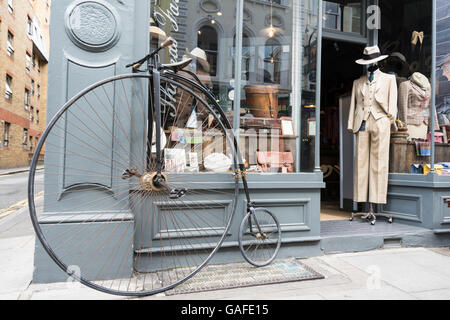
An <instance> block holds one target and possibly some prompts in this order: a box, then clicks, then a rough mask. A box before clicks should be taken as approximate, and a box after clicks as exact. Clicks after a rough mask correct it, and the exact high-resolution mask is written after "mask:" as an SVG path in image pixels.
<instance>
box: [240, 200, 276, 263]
mask: <svg viewBox="0 0 450 320" xmlns="http://www.w3.org/2000/svg"><path fill="white" fill-rule="evenodd" d="M255 211H265V212H266V213H268V214H269V215H270V216H271V217H272V218H273V220H274V221H275V224H276V226H277V231H278V239H277V246H276V248H275V252H274V254H273V255H272V257H271V258H270V259H268V260H266V261H265V262H264V263H256V262H255V261H253V260H251V259H250V258H249V257H247V255H246V254H245V249H244V241H243V239H242V237H243V234H244V232H245V229H246V222H247V221H248V219H249V218H250V215H251V214H252V213H250V212H248V213H247V214H246V215H245V217H244V219H242V222H241V226H240V227H239V249H240V250H241V254H242V256H243V257H244V259H245V260H246V261H247V262H248V263H250V264H251V265H253V266H255V267H265V266H268V265H269V264H271V263H272V262H273V260H275V258H276V257H277V256H278V253H279V251H280V248H281V239H282V238H281V226H280V222H279V221H278V218H277V217H276V216H275V215H274V214H273V213H272V212H271V211H270V210H268V209H266V208H255Z"/></svg>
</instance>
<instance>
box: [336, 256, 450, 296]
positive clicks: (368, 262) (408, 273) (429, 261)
mask: <svg viewBox="0 0 450 320" xmlns="http://www.w3.org/2000/svg"><path fill="white" fill-rule="evenodd" d="M388 251H389V250H380V251H378V252H377V253H372V254H367V255H354V256H350V255H347V256H345V257H344V256H342V257H340V259H342V260H344V261H346V262H348V263H349V264H352V265H353V266H355V267H357V268H359V269H361V270H364V271H366V272H367V273H370V274H371V275H372V276H373V277H379V279H380V280H382V281H384V282H387V283H389V284H390V285H392V286H394V287H396V288H398V289H401V290H402V291H404V292H407V293H412V292H421V291H428V290H439V289H450V275H449V274H448V272H447V270H448V269H449V266H450V257H448V256H442V255H439V254H437V253H435V252H433V251H431V250H427V249H424V248H420V249H416V250H409V249H404V251H398V252H388ZM444 270H445V271H444Z"/></svg>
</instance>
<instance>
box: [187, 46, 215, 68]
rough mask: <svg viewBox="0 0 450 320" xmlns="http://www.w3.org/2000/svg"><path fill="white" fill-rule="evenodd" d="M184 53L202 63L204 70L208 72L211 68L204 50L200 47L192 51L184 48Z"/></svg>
mask: <svg viewBox="0 0 450 320" xmlns="http://www.w3.org/2000/svg"><path fill="white" fill-rule="evenodd" d="M186 53H187V55H188V56H189V57H191V58H193V59H197V61H198V62H199V63H200V64H201V65H202V67H203V69H204V70H205V71H206V72H209V71H210V70H211V66H210V65H209V62H208V58H207V56H206V52H205V51H204V50H202V49H200V48H198V47H197V48H195V49H194V50H192V51H189V49H186Z"/></svg>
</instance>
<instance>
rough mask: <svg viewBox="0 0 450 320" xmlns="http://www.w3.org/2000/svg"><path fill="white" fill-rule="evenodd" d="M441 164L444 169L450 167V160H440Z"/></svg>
mask: <svg viewBox="0 0 450 320" xmlns="http://www.w3.org/2000/svg"><path fill="white" fill-rule="evenodd" d="M438 164H439V165H441V166H442V167H443V168H444V169H450V162H439V163H438Z"/></svg>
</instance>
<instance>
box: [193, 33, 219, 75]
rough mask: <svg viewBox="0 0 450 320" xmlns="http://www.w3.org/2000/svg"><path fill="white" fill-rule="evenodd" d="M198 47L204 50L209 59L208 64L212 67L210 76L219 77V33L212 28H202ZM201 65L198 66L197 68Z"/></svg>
mask: <svg viewBox="0 0 450 320" xmlns="http://www.w3.org/2000/svg"><path fill="white" fill-rule="evenodd" d="M197 34H198V40H197V47H199V48H201V49H203V50H204V51H205V52H206V55H207V57H208V62H209V65H210V75H211V76H216V75H217V58H218V51H217V50H218V48H219V39H218V36H217V31H216V30H215V29H214V28H213V27H210V26H203V27H201V28H200V29H199V30H198V32H197ZM198 67H200V68H201V65H199V66H197V68H198Z"/></svg>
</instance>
